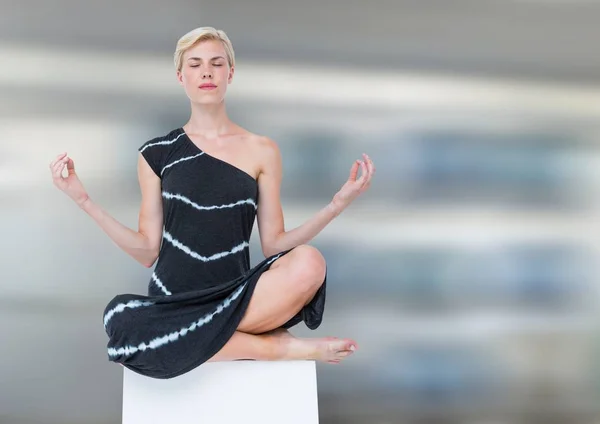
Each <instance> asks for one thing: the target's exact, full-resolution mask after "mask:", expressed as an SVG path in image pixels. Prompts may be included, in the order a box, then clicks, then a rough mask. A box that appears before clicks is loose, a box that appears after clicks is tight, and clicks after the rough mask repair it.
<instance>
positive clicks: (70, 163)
mask: <svg viewBox="0 0 600 424" xmlns="http://www.w3.org/2000/svg"><path fill="white" fill-rule="evenodd" d="M67 171H68V172H69V175H71V174H74V173H75V162H73V159H71V158H69V160H68V161H67Z"/></svg>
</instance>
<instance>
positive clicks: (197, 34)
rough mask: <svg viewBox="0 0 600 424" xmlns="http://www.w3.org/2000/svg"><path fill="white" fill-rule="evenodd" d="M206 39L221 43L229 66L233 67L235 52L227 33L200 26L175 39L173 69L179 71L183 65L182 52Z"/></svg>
mask: <svg viewBox="0 0 600 424" xmlns="http://www.w3.org/2000/svg"><path fill="white" fill-rule="evenodd" d="M207 40H218V41H220V42H221V43H223V47H224V48H225V54H226V55H227V62H228V63H229V67H233V66H234V65H235V53H234V51H233V46H232V45H231V41H230V40H229V37H227V34H225V31H222V30H220V29H215V28H213V27H200V28H196V29H193V30H191V31H190V32H188V33H187V34H185V35H184V36H183V37H181V38H180V39H179V41H177V47H176V48H175V54H174V61H175V69H177V70H178V71H181V67H182V65H183V54H184V53H185V52H186V51H187V50H188V49H190V48H191V47H193V46H195V45H196V44H198V43H200V42H202V41H207Z"/></svg>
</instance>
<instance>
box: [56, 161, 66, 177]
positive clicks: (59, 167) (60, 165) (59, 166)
mask: <svg viewBox="0 0 600 424" xmlns="http://www.w3.org/2000/svg"><path fill="white" fill-rule="evenodd" d="M64 168H65V164H64V162H58V163H57V164H56V166H55V167H54V170H53V175H54V178H55V179H62V178H63V175H62V171H63V169H64Z"/></svg>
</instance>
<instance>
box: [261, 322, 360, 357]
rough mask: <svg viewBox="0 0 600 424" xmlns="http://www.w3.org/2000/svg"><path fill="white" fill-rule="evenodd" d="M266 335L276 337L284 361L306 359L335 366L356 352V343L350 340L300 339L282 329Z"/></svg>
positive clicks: (331, 338) (329, 338)
mask: <svg viewBox="0 0 600 424" xmlns="http://www.w3.org/2000/svg"><path fill="white" fill-rule="evenodd" d="M268 334H269V335H271V336H273V337H276V338H277V339H278V341H279V342H280V343H281V345H282V347H283V358H282V359H284V360H285V359H287V360H302V359H308V360H315V361H322V362H327V363H330V364H337V363H339V362H340V361H341V360H342V359H344V358H346V357H347V356H349V355H351V354H352V353H354V351H355V350H356V342H355V341H354V340H351V339H339V338H337V337H324V338H319V339H316V338H315V339H300V338H297V337H294V336H293V335H292V334H290V332H289V331H287V330H285V329H283V328H278V329H276V330H273V331H270V332H269V333H268Z"/></svg>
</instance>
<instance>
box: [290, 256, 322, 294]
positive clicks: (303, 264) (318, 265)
mask: <svg viewBox="0 0 600 424" xmlns="http://www.w3.org/2000/svg"><path fill="white" fill-rule="evenodd" d="M290 253H292V254H293V255H294V260H293V264H294V277H295V278H294V280H295V284H296V286H297V287H299V288H300V289H301V290H302V291H312V292H314V291H316V290H317V289H318V288H319V287H321V285H322V284H323V281H324V280H325V274H326V272H327V264H326V262H325V258H324V257H323V255H322V254H321V252H320V251H319V250H318V249H317V248H315V247H312V246H309V245H300V246H297V247H296V248H295V249H294V250H293V251H292V252H290Z"/></svg>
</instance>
